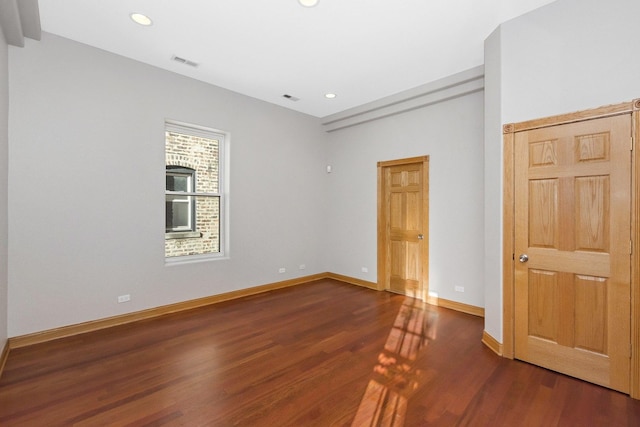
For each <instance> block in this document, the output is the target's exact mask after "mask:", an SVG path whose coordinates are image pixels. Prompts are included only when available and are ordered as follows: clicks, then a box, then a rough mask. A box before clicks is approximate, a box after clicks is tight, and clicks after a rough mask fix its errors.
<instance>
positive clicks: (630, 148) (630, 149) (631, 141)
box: [629, 137, 634, 151]
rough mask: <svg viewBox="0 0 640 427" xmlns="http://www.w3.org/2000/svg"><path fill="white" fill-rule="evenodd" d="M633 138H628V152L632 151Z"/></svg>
mask: <svg viewBox="0 0 640 427" xmlns="http://www.w3.org/2000/svg"><path fill="white" fill-rule="evenodd" d="M633 139H634V138H633V137H631V138H629V151H633Z"/></svg>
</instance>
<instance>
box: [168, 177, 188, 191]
mask: <svg viewBox="0 0 640 427" xmlns="http://www.w3.org/2000/svg"><path fill="white" fill-rule="evenodd" d="M190 179H191V177H190V176H187V175H175V174H170V173H167V191H192V190H191V188H189V187H190V185H189V181H190Z"/></svg>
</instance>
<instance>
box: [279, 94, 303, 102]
mask: <svg viewBox="0 0 640 427" xmlns="http://www.w3.org/2000/svg"><path fill="white" fill-rule="evenodd" d="M282 97H283V98H287V99H288V100H289V101H293V102H295V101H300V98H296V97H295V96H293V95H287V94H286V93H285V94H284V95H282Z"/></svg>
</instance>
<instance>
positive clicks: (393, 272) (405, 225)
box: [378, 157, 429, 300]
mask: <svg viewBox="0 0 640 427" xmlns="http://www.w3.org/2000/svg"><path fill="white" fill-rule="evenodd" d="M428 165H429V164H428V157H420V158H413V159H406V160H398V161H393V162H381V163H379V164H378V167H379V176H380V177H381V180H382V182H381V187H382V193H381V194H380V195H379V199H381V207H380V208H381V211H380V212H379V228H380V233H381V234H382V236H381V240H382V242H383V244H382V245H381V246H382V247H381V251H380V252H379V257H382V258H381V260H380V261H379V266H382V268H379V272H378V274H379V278H381V279H382V281H383V284H382V288H383V289H386V290H389V291H391V292H396V293H400V294H403V295H407V296H411V297H415V298H420V299H423V300H426V295H427V291H428V245H429V233H428V191H427V190H428ZM380 270H381V271H380Z"/></svg>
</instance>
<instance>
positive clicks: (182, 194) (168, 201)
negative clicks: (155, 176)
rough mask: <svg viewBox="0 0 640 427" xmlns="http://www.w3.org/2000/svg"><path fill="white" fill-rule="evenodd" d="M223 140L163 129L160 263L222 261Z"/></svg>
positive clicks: (178, 127)
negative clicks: (162, 260) (162, 252)
mask: <svg viewBox="0 0 640 427" xmlns="http://www.w3.org/2000/svg"><path fill="white" fill-rule="evenodd" d="M225 136H226V135H225V134H224V133H222V132H218V131H215V130H212V129H207V128H202V127H199V126H194V125H186V124H181V123H175V122H167V123H166V124H165V167H166V170H165V174H166V186H165V214H166V221H165V257H166V259H167V260H181V259H184V258H185V257H189V259H190V258H191V257H199V258H210V257H216V256H221V255H224V251H223V248H224V246H223V243H224V236H223V232H222V230H224V227H222V225H223V218H222V215H223V212H224V210H223V207H224V205H225V203H224V191H223V188H224V187H223V180H222V176H223V175H222V165H223V161H222V160H223V151H224V150H223V149H224V142H225Z"/></svg>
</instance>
